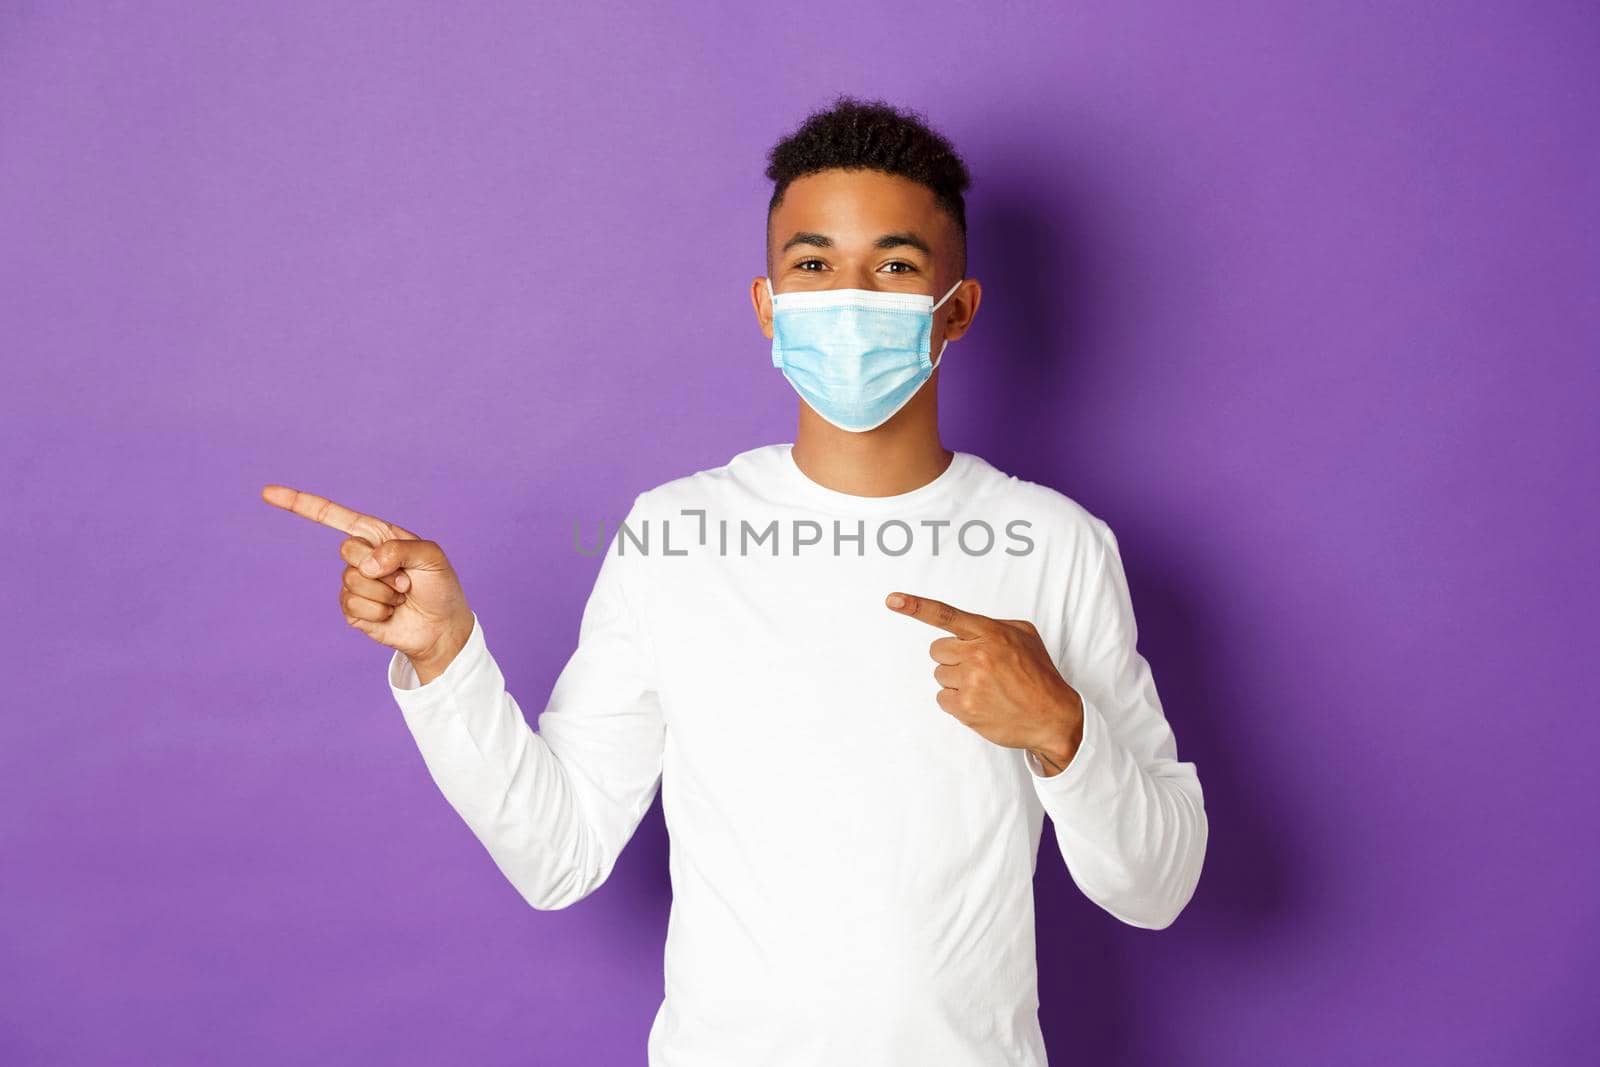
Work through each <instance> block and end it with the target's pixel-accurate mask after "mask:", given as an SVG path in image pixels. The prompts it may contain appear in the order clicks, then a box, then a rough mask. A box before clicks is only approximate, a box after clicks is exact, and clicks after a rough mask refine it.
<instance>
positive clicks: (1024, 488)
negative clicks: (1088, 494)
mask: <svg viewBox="0 0 1600 1067" xmlns="http://www.w3.org/2000/svg"><path fill="white" fill-rule="evenodd" d="M968 455H969V456H970V461H971V463H972V466H973V469H974V481H975V483H976V486H977V488H976V490H975V491H976V493H978V494H979V495H980V497H981V498H986V499H987V501H990V502H992V503H991V504H990V506H999V505H1001V503H1002V502H1003V504H1004V506H1005V507H1006V508H1008V509H1010V510H1014V511H1025V512H1027V513H1028V517H1029V518H1031V519H1033V520H1034V521H1035V522H1043V523H1047V524H1049V525H1050V526H1051V527H1054V528H1056V529H1061V530H1075V531H1093V532H1095V533H1097V534H1098V533H1100V532H1102V531H1103V530H1105V529H1107V528H1108V527H1107V526H1106V523H1105V521H1104V520H1103V519H1101V518H1100V517H1099V516H1098V515H1096V514H1095V513H1094V512H1092V511H1090V510H1089V508H1088V507H1087V506H1086V505H1085V504H1084V503H1083V502H1082V501H1080V500H1078V498H1076V497H1074V496H1072V495H1070V494H1068V493H1066V492H1063V491H1062V490H1060V489H1056V488H1054V487H1053V486H1049V485H1045V484H1043V483H1041V482H1035V481H1030V480H1028V479H1027V478H1023V477H1020V476H1018V475H1015V474H1009V473H1007V472H1005V471H1003V470H1001V469H1000V468H999V467H996V466H995V465H994V464H992V463H990V462H989V461H988V460H986V459H984V458H983V457H982V456H978V455H976V454H973V453H968Z"/></svg>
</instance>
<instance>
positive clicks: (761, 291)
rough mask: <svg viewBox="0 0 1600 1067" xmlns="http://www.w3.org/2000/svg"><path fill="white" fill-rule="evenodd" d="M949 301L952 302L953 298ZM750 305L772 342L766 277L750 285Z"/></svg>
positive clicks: (770, 303) (759, 277) (770, 302)
mask: <svg viewBox="0 0 1600 1067" xmlns="http://www.w3.org/2000/svg"><path fill="white" fill-rule="evenodd" d="M950 299H952V300H954V299H955V297H951V298H950ZM750 303H751V305H752V306H753V307H754V308H755V309H756V322H757V323H758V324H759V325H760V326H761V332H762V333H764V334H766V336H767V340H769V341H770V340H772V300H771V298H770V297H768V296H767V278H766V275H760V276H758V277H757V278H756V280H755V281H753V282H751V283H750Z"/></svg>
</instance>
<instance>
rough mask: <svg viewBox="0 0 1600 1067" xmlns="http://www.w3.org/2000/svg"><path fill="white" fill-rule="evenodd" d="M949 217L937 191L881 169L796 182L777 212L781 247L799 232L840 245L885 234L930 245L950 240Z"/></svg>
mask: <svg viewBox="0 0 1600 1067" xmlns="http://www.w3.org/2000/svg"><path fill="white" fill-rule="evenodd" d="M947 221H948V220H947V219H945V217H944V211H943V209H942V208H941V207H940V205H939V203H938V201H937V199H935V197H934V195H933V190H931V189H929V188H928V187H927V186H925V185H923V184H922V183H920V182H914V181H911V180H910V179H908V178H901V177H899V176H898V175H892V174H885V173H883V172H881V171H844V170H830V171H821V172H819V173H817V174H808V175H806V176H805V177H803V178H796V179H795V180H794V181H793V182H791V183H790V184H789V187H788V188H787V189H785V190H784V194H783V199H782V200H781V201H779V203H778V206H777V208H776V209H775V210H774V211H773V213H772V232H771V237H772V238H773V240H774V242H775V244H776V245H778V246H780V247H781V246H782V245H783V244H784V243H785V242H788V241H790V240H792V238H793V237H794V236H795V235H796V234H806V233H809V234H820V235H823V236H826V237H831V238H832V239H833V240H834V241H835V242H838V243H844V242H851V243H855V242H861V241H871V242H877V241H878V240H879V239H880V238H882V237H884V236H885V235H890V234H896V233H901V234H904V233H910V234H915V235H917V236H918V237H920V238H921V240H923V241H924V242H926V243H928V244H929V245H937V244H939V243H941V242H943V241H945V240H946V239H947V237H948V235H947V233H946V224H947Z"/></svg>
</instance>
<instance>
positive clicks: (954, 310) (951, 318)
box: [940, 278, 983, 341]
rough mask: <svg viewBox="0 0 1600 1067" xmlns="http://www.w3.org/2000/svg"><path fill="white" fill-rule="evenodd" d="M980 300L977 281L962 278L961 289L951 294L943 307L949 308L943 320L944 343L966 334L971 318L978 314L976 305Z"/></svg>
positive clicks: (981, 296) (979, 286)
mask: <svg viewBox="0 0 1600 1067" xmlns="http://www.w3.org/2000/svg"><path fill="white" fill-rule="evenodd" d="M982 299H983V286H982V285H980V284H979V283H978V279H976V278H963V279H962V281H961V288H959V289H957V290H956V291H955V292H953V293H951V294H950V299H949V300H948V301H946V302H945V307H946V308H949V311H948V312H947V317H946V318H945V320H944V339H945V340H946V341H954V340H956V339H957V338H959V337H960V336H961V335H962V334H964V333H966V332H967V327H969V326H971V325H972V319H973V316H975V315H977V313H978V304H979V302H980V301H981V300H982ZM940 310H944V309H943V308H941V309H940Z"/></svg>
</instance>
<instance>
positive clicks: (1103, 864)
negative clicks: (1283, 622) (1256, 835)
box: [1022, 519, 1209, 930]
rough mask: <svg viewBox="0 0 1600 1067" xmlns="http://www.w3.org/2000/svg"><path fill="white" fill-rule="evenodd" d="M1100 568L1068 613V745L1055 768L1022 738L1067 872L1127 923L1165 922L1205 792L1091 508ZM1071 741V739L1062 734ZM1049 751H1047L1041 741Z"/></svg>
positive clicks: (1189, 864) (1193, 874) (1195, 863)
mask: <svg viewBox="0 0 1600 1067" xmlns="http://www.w3.org/2000/svg"><path fill="white" fill-rule="evenodd" d="M1095 522H1096V530H1097V532H1098V534H1099V537H1098V538H1097V542H1098V552H1099V559H1100V562H1099V566H1098V577H1097V578H1096V579H1094V580H1093V581H1091V583H1090V585H1089V588H1088V590H1087V595H1086V596H1084V597H1082V598H1079V599H1078V602H1077V606H1076V608H1075V611H1076V612H1077V613H1081V614H1076V615H1075V617H1072V618H1069V619H1067V634H1068V638H1067V641H1066V645H1067V651H1066V654H1065V655H1064V656H1063V660H1064V662H1063V663H1062V664H1061V667H1062V674H1063V676H1064V677H1065V678H1066V679H1067V680H1068V682H1069V683H1070V684H1071V685H1072V687H1073V688H1074V689H1075V690H1076V691H1077V693H1078V695H1079V698H1080V700H1081V705H1082V716H1081V723H1080V724H1079V729H1080V730H1081V739H1080V740H1079V742H1078V744H1077V747H1076V751H1074V752H1072V753H1071V758H1070V759H1069V760H1067V762H1066V765H1065V767H1064V768H1063V769H1061V770H1060V771H1059V772H1055V773H1052V768H1050V767H1047V766H1045V765H1043V764H1041V763H1040V762H1039V761H1038V758H1037V756H1036V755H1035V754H1034V753H1032V752H1028V751H1026V750H1024V751H1023V752H1022V759H1023V760H1024V762H1025V763H1026V765H1027V768H1028V772H1029V776H1030V778H1031V779H1032V781H1033V785H1034V789H1035V792H1036V793H1037V794H1038V797H1039V801H1040V803H1041V804H1042V805H1043V806H1044V810H1045V812H1046V813H1047V814H1048V815H1049V816H1050V821H1051V823H1052V825H1054V827H1055V836H1056V843H1057V845H1058V847H1059V848H1060V851H1061V857H1062V859H1063V860H1064V861H1065V862H1066V865H1067V869H1068V871H1069V872H1070V873H1071V874H1072V879H1073V881H1074V882H1075V883H1076V884H1077V886H1078V888H1079V889H1080V890H1082V891H1083V893H1084V895H1085V896H1087V897H1089V898H1090V899H1091V900H1093V901H1094V902H1095V903H1096V904H1098V905H1099V906H1100V907H1101V908H1103V909H1105V910H1106V911H1107V912H1109V913H1111V914H1112V915H1114V916H1116V917H1117V918H1118V919H1121V920H1122V921H1123V922H1125V923H1128V924H1130V925H1133V926H1139V927H1144V928H1146V929H1151V930H1159V929H1162V928H1164V927H1166V926H1169V925H1171V924H1172V922H1173V920H1174V919H1176V918H1177V917H1178V914H1179V913H1180V912H1181V911H1183V909H1184V907H1185V906H1186V905H1187V904H1188V903H1189V900H1190V899H1191V898H1192V897H1193V895H1194V891H1195V887H1196V886H1197V885H1198V883H1199V880H1200V869H1201V867H1202V865H1203V864H1204V862H1205V851H1206V840H1207V835H1208V832H1209V828H1208V824H1207V821H1206V811H1205V796H1204V794H1203V792H1202V791H1201V788H1200V778H1199V775H1198V773H1197V772H1196V770H1195V765H1194V764H1193V763H1182V762H1179V761H1178V758H1177V742H1176V739H1175V738H1174V736H1173V733H1172V728H1171V726H1170V725H1169V724H1168V723H1167V720H1166V716H1165V714H1164V713H1163V711H1162V707H1161V699H1160V696H1159V695H1158V694H1157V692H1156V685H1155V679H1154V677H1153V675H1152V673H1151V669H1150V664H1149V663H1148V662H1146V660H1145V658H1144V656H1143V655H1141V654H1140V653H1139V651H1138V628H1137V625H1136V623H1135V621H1134V615H1133V604H1132V600H1131V599H1130V596H1129V593H1128V582H1127V576H1126V573H1125V571H1124V569H1123V565H1122V558H1121V553H1120V552H1119V550H1118V546H1117V540H1116V536H1115V535H1114V534H1113V533H1112V531H1111V528H1110V527H1109V526H1107V525H1106V524H1105V523H1104V522H1101V521H1100V520H1098V519H1096V520H1095ZM1068 747H1070V746H1068ZM1047 755H1048V753H1047Z"/></svg>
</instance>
